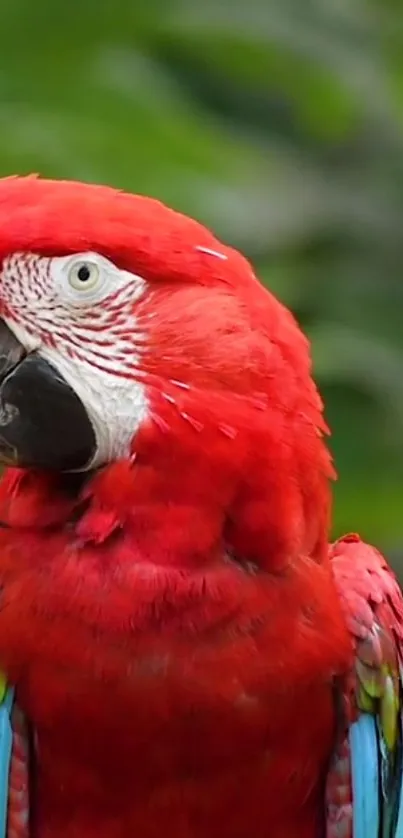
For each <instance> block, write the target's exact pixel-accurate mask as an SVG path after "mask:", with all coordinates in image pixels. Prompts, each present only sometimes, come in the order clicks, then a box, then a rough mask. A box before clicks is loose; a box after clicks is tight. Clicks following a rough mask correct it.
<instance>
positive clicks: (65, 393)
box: [0, 320, 96, 471]
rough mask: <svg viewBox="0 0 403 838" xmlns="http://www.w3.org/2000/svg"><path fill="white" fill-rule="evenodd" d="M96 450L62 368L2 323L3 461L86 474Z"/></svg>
mask: <svg viewBox="0 0 403 838" xmlns="http://www.w3.org/2000/svg"><path fill="white" fill-rule="evenodd" d="M95 451H96V438H95V433H94V429H93V426H92V424H91V422H90V419H89V417H88V414H87V411H86V409H85V407H84V405H83V403H82V402H81V400H80V399H79V397H78V396H77V394H76V393H75V392H74V390H73V389H72V387H70V385H69V384H67V383H66V381H65V380H64V378H63V377H62V376H61V375H60V373H59V372H58V371H57V369H56V368H55V367H54V366H52V364H50V363H49V362H48V361H45V359H44V358H42V357H41V355H40V354H39V353H38V352H32V353H31V354H29V355H27V354H26V351H25V350H24V348H23V346H22V345H21V343H20V342H19V341H18V339H17V338H16V337H15V335H14V334H13V332H12V331H11V329H9V327H8V326H7V325H6V323H5V322H4V321H3V320H0V462H3V463H5V464H6V465H15V466H20V467H22V468H29V467H30V468H46V469H54V470H56V471H73V470H74V471H81V470H84V469H86V468H87V467H88V465H89V464H90V462H91V460H92V459H93V457H94V454H95Z"/></svg>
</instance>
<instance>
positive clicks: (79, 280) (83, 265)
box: [68, 261, 100, 291]
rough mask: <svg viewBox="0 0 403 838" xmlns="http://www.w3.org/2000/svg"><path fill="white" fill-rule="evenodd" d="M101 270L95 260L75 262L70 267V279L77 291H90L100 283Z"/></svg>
mask: <svg viewBox="0 0 403 838" xmlns="http://www.w3.org/2000/svg"><path fill="white" fill-rule="evenodd" d="M99 276H100V271H99V267H98V265H96V264H95V262H87V261H85V262H84V261H80V262H75V263H74V264H73V265H71V267H70V268H69V272H68V281H69V284H70V285H71V287H72V288H74V290H75V291H90V290H91V289H92V288H95V286H96V285H97V283H98V280H99Z"/></svg>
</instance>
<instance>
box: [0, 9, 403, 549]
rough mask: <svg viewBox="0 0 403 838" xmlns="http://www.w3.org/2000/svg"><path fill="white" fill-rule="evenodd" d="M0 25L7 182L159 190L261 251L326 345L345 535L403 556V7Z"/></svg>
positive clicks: (40, 13) (85, 15) (51, 12)
mask: <svg viewBox="0 0 403 838" xmlns="http://www.w3.org/2000/svg"><path fill="white" fill-rule="evenodd" d="M0 21H1V31H2V48H1V63H0V173H1V174H6V173H10V172H17V171H18V172H20V173H22V172H29V171H39V172H41V173H42V174H45V175H49V176H56V177H67V178H70V177H75V178H80V179H83V180H88V181H101V182H109V183H112V184H114V185H117V186H121V187H124V188H127V189H130V190H135V191H138V192H145V193H148V194H152V195H155V196H158V197H160V198H162V199H163V200H165V201H167V202H168V203H170V204H172V205H173V206H175V207H177V208H178V209H181V210H183V211H185V212H187V213H190V214H192V215H194V216H196V217H198V218H199V219H200V220H202V221H203V222H205V223H207V224H208V225H209V226H211V227H213V228H214V229H215V230H216V231H217V233H218V234H219V235H221V236H223V237H224V238H225V239H226V240H227V241H229V242H231V243H232V244H234V245H236V246H238V247H240V248H242V249H243V250H244V251H245V252H246V253H247V254H248V255H249V257H250V258H251V259H252V260H253V262H254V264H255V265H256V267H257V269H258V272H259V273H260V276H261V277H262V279H263V281H264V282H265V283H267V285H268V286H270V287H271V288H272V289H273V290H274V291H275V292H276V293H277V294H278V295H279V296H280V297H281V298H282V299H283V300H284V301H285V302H286V303H287V304H289V305H290V306H291V307H292V308H293V310H294V311H295V313H296V314H297V316H298V318H299V319H300V321H301V323H302V324H303V325H304V327H305V328H306V329H307V331H308V333H309V334H310V336H311V338H312V341H313V347H314V361H315V370H316V376H317V379H318V381H319V383H320V386H321V389H322V391H323V394H324V396H325V399H326V403H327V416H328V420H329V422H330V424H331V426H332V428H333V431H334V437H333V442H332V446H333V451H334V454H335V458H336V464H337V467H338V470H339V472H340V473H341V479H340V481H339V483H338V485H337V488H336V506H335V534H337V533H339V532H340V531H342V530H350V529H359V530H360V531H361V532H362V533H363V534H364V536H365V537H367V538H369V539H372V540H374V541H377V542H378V543H379V544H380V545H381V546H383V547H384V548H386V549H387V550H390V551H392V552H393V551H394V552H395V553H396V554H398V552H399V549H400V546H401V544H402V541H403V515H402V512H403V442H402V429H403V374H402V366H403V364H402V362H403V328H402V320H403V278H402V265H403V238H402V231H403V109H402V101H403V9H402V7H401V6H400V4H399V3H398V2H397V0H394V1H393V0H382V2H381V0H377V2H375V0H372V2H371V0H366V2H365V1H364V0H305V2H301V0H269V2H267V0H248V2H246V0H227V2H225V0H223V1H222V2H221V3H217V1H216V0H203V2H196V0H187V2H185V0H183V2H179V0H177V1H176V2H175V0H170V2H169V3H168V2H167V0H149V1H148V3H146V4H145V3H141V2H137V3H136V2H134V0H117V2H115V3H111V2H108V0H80V2H76V0H75V2H70V3H65V4H62V3H55V2H54V0H36V2H35V3H32V2H30V0H3V3H2V8H1V11H0ZM402 546H403V545H402Z"/></svg>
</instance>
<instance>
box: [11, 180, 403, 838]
mask: <svg viewBox="0 0 403 838" xmlns="http://www.w3.org/2000/svg"><path fill="white" fill-rule="evenodd" d="M0 262H1V268H0V455H1V459H2V461H3V462H5V463H6V464H7V465H8V468H7V469H6V471H5V474H4V476H3V478H2V481H1V483H0V522H1V529H0V667H1V669H2V671H3V672H4V674H5V677H6V678H7V681H8V683H10V684H12V685H14V686H15V694H16V702H17V708H18V709H16V710H15V711H14V713H13V717H12V720H13V730H14V740H13V742H14V744H13V755H12V760H11V773H10V781H9V782H10V791H9V801H8V807H9V808H8V836H9V838H17V836H20V835H23V834H24V835H29V836H30V838H59V836H63V838H160V836H161V835H165V836H167V838H268V836H273V838H324V836H327V838H351V836H354V838H360V836H364V838H371V836H372V835H373V836H374V837H375V836H377V838H380V836H382V838H386V836H387V838H392V836H394V838H398V836H399V838H400V836H401V835H402V831H401V830H402V829H403V826H402V814H401V794H400V792H401V789H400V786H401V776H402V731H401V692H402V675H401V659H402V650H403V600H402V596H401V593H400V590H399V587H398V585H397V582H396V580H395V578H394V576H393V573H392V572H391V570H390V569H389V568H388V566H387V564H386V562H385V561H384V559H383V558H382V556H381V555H380V554H379V553H378V552H377V551H376V550H375V549H374V548H372V547H370V546H368V545H365V544H364V543H363V542H362V541H361V540H360V539H359V537H358V536H356V535H351V536H347V537H346V538H344V539H341V540H340V541H338V542H337V543H336V544H334V545H329V542H328V532H329V523H330V514H331V491H330V486H331V480H332V478H333V477H334V472H333V467H332V463H331V458H330V456H329V453H328V451H327V448H326V441H325V440H326V434H327V428H326V424H325V422H324V419H323V414H322V403H321V400H320V397H319V395H318V392H317V390H316V387H315V384H314V382H313V380H312V377H311V362H310V355H309V346H308V342H307V340H306V338H305V337H304V336H303V334H302V333H301V331H300V329H299V328H298V326H297V324H296V322H295V320H294V318H293V316H292V315H291V314H290V312H289V311H288V310H287V309H286V308H285V307H284V306H283V305H281V304H280V302H278V301H277V300H276V299H275V298H274V297H273V296H272V295H271V294H270V293H269V291H268V290H266V289H265V288H263V286H262V285H261V284H260V283H259V282H258V280H257V279H256V278H255V275H254V273H253V270H252V267H251V266H250V264H249V263H248V262H247V261H246V259H244V258H243V257H242V256H241V255H240V254H239V253H237V252H236V251H235V250H233V249H231V248H230V247H227V246H224V245H223V244H222V243H220V242H219V241H218V240H217V239H216V238H215V237H214V236H213V235H212V233H210V232H209V231H208V230H206V229H205V228H204V227H203V226H201V225H200V224H198V223H197V222H196V221H193V220H190V219H189V218H186V217H184V216H183V215H181V214H179V213H177V212H174V211H173V210H171V209H168V208H167V207H165V206H164V205H163V204H161V203H159V202H158V201H156V200H152V199H149V198H145V197H140V196H135V195H129V194H125V193H123V192H119V191H117V190H114V189H112V188H108V187H100V186H95V185H88V184H82V183H75V182H57V181H50V180H44V179H40V178H36V177H16V178H6V179H2V180H0ZM21 714H23V717H22V716H21ZM23 719H25V720H26V724H27V732H25V729H24V727H23V724H24V723H23ZM26 745H27V747H28V754H26V752H25V751H24V747H25V746H26ZM24 772H25V773H24ZM27 778H28V779H27ZM28 797H29V820H28V822H26V820H24V818H26V815H27V811H26V805H27V802H28V800H27V799H28Z"/></svg>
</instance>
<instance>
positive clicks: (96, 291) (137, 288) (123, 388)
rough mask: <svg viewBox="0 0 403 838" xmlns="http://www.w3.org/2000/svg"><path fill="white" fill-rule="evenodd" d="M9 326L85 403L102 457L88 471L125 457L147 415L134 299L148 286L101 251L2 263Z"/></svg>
mask: <svg viewBox="0 0 403 838" xmlns="http://www.w3.org/2000/svg"><path fill="white" fill-rule="evenodd" d="M1 285H2V301H3V302H4V306H5V311H4V314H3V315H2V316H3V319H4V321H5V322H6V324H7V325H8V326H9V328H10V329H11V331H13V332H14V334H15V336H16V337H17V338H18V340H19V341H20V342H21V344H22V345H23V346H24V347H25V349H26V350H27V352H28V353H29V352H33V351H37V352H38V354H39V355H40V356H41V357H42V358H44V359H45V360H46V361H48V362H49V363H50V364H52V366H53V367H55V368H56V369H57V370H58V371H59V373H60V375H61V376H62V377H63V378H64V379H65V381H66V382H67V384H69V385H70V387H72V389H73V390H74V391H75V393H76V394H77V395H78V397H79V398H80V400H81V401H82V403H83V405H84V406H85V408H86V410H87V413H88V417H89V419H90V421H91V423H92V425H93V428H94V431H95V434H96V440H97V452H96V455H95V457H94V459H93V461H92V462H91V463H89V464H88V466H87V467H88V468H89V467H93V466H96V465H101V464H103V463H105V462H110V461H111V460H114V459H117V458H119V457H122V456H126V455H127V454H128V453H129V449H130V442H131V440H132V438H133V436H134V434H135V433H136V431H137V430H138V428H139V427H140V425H141V424H142V422H143V421H144V419H145V418H146V416H147V413H148V405H147V398H146V393H145V388H144V386H143V384H142V383H141V381H140V378H141V371H140V359H141V354H142V349H143V347H144V342H145V334H144V333H143V332H142V331H141V327H140V325H139V321H138V318H137V317H136V305H135V303H136V301H137V300H139V299H140V298H141V297H142V295H143V294H144V292H145V290H146V288H147V283H146V282H145V280H144V279H143V278H142V277H140V276H137V275H136V274H133V273H130V272H128V271H124V270H120V269H119V268H117V267H116V265H114V264H113V263H112V262H110V261H109V260H108V259H106V258H104V257H103V256H100V255H99V254H97V253H80V254H74V255H73V256H62V257H52V258H51V257H44V256H38V255H36V254H31V253H14V254H12V255H11V256H9V257H8V258H7V259H5V260H4V262H3V268H2V274H1ZM72 433H74V428H72Z"/></svg>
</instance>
